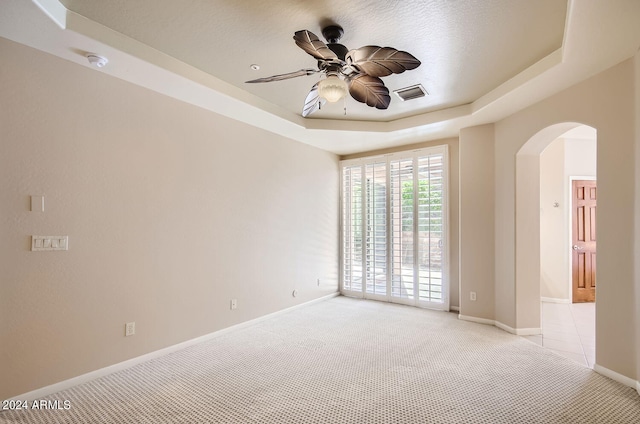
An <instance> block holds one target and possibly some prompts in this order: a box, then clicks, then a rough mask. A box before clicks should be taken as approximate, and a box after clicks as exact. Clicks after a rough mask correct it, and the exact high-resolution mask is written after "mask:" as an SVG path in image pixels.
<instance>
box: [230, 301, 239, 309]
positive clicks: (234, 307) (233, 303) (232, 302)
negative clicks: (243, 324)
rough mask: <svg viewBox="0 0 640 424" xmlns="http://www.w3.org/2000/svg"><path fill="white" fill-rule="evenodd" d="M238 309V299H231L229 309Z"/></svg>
mask: <svg viewBox="0 0 640 424" xmlns="http://www.w3.org/2000/svg"><path fill="white" fill-rule="evenodd" d="M233 309H238V299H231V310H233Z"/></svg>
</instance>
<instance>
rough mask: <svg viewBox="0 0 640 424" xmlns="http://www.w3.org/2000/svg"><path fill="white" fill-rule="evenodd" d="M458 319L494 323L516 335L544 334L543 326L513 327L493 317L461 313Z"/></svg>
mask: <svg viewBox="0 0 640 424" xmlns="http://www.w3.org/2000/svg"><path fill="white" fill-rule="evenodd" d="M458 319H461V320H463V321H470V322H477V323H478V324H487V325H494V326H496V327H498V328H499V329H501V330H504V331H506V332H507V333H511V334H515V335H516V336H535V335H538V334H542V328H513V327H509V326H508V325H506V324H503V323H501V322H500V321H496V320H493V319H487V318H477V317H470V316H468V315H461V314H458Z"/></svg>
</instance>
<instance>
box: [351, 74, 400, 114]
mask: <svg viewBox="0 0 640 424" xmlns="http://www.w3.org/2000/svg"><path fill="white" fill-rule="evenodd" d="M349 94H351V97H353V98H354V99H355V100H357V101H359V102H361V103H365V104H366V105H367V106H371V107H375V108H376V109H386V108H388V107H389V103H391V96H390V95H389V89H388V88H387V87H385V85H384V83H383V82H382V80H381V79H380V78H378V77H372V76H371V75H365V74H358V75H356V76H354V77H353V78H349Z"/></svg>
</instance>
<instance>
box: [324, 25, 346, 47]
mask: <svg viewBox="0 0 640 424" xmlns="http://www.w3.org/2000/svg"><path fill="white" fill-rule="evenodd" d="M343 34H344V30H343V29H342V27H341V26H340V25H329V26H327V27H324V28H322V35H323V36H324V38H325V39H326V40H327V41H328V42H329V43H331V44H335V43H337V42H338V41H339V40H340V39H341V38H342V35H343Z"/></svg>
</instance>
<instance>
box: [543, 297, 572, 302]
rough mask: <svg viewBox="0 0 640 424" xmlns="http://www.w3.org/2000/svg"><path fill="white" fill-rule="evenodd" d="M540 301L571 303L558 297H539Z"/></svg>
mask: <svg viewBox="0 0 640 424" xmlns="http://www.w3.org/2000/svg"><path fill="white" fill-rule="evenodd" d="M540 301H541V302H547V303H571V300H569V299H561V298H558V297H541V298H540Z"/></svg>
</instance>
